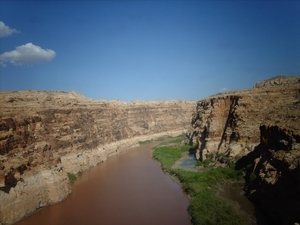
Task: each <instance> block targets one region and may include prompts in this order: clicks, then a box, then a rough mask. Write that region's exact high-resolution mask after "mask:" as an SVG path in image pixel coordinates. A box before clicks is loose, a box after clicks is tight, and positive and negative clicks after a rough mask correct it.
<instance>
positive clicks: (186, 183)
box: [153, 144, 247, 225]
mask: <svg viewBox="0 0 300 225" xmlns="http://www.w3.org/2000/svg"><path fill="white" fill-rule="evenodd" d="M191 148H193V147H192V146H190V145H181V146H178V145H177V146H174V144H173V145H172V144H171V145H170V144H167V145H166V144H164V145H159V146H157V147H155V148H154V151H153V157H154V158H155V159H156V160H157V161H159V162H160V163H161V167H162V169H163V170H164V171H166V172H168V173H170V174H171V175H173V176H176V177H177V178H178V179H179V181H180V182H181V184H182V187H183V189H184V190H185V191H186V192H187V193H188V195H189V196H190V197H191V202H190V206H189V208H188V211H189V214H190V215H191V218H192V223H193V224H194V225H198V224H199V225H200V224H201V225H203V224H205V225H206V224H222V225H223V224H230V225H234V224H239V225H240V224H247V219H246V218H245V217H244V216H242V215H240V214H238V213H237V212H236V211H235V210H234V209H233V207H232V206H231V205H230V204H229V203H227V201H225V200H224V199H222V198H220V197H218V196H217V188H218V185H220V184H221V183H224V182H226V181H228V180H241V179H242V178H243V172H242V171H236V170H233V169H231V168H227V167H218V168H212V167H211V168H209V169H207V171H205V172H191V171H185V170H180V169H172V168H171V167H172V165H173V164H174V163H175V161H177V160H178V159H179V158H181V154H182V153H183V152H185V151H188V150H190V149H191ZM212 160H213V156H209V157H208V158H207V160H206V161H204V162H203V164H204V165H206V166H208V165H209V163H210V162H212ZM204 165H203V166H204Z"/></svg>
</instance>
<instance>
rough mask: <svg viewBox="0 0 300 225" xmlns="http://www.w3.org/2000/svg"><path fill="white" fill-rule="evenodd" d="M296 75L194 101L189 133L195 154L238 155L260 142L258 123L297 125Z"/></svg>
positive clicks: (299, 89)
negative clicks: (195, 150)
mask: <svg viewBox="0 0 300 225" xmlns="http://www.w3.org/2000/svg"><path fill="white" fill-rule="evenodd" d="M299 101H300V77H281V76H280V77H276V78H273V79H270V80H267V81H262V82H259V83H257V84H256V85H255V87H254V88H252V89H247V90H241V91H234V92H227V93H223V94H218V95H214V96H211V97H209V98H206V99H203V100H200V101H198V102H197V109H196V112H194V114H193V118H192V126H193V137H194V140H195V141H196V142H197V146H198V150H197V158H199V159H201V160H204V159H205V158H206V155H207V154H209V153H219V154H225V155H227V156H230V157H235V156H236V157H241V156H244V155H246V154H248V153H249V152H251V151H253V149H254V147H255V146H257V145H258V144H259V143H260V130H259V127H260V125H262V124H269V125H272V124H274V125H277V126H279V127H283V128H287V129H290V130H297V129H298V128H299V124H300V123H299V122H300V118H299V111H298V110H297V109H296V107H298V104H300V103H299Z"/></svg>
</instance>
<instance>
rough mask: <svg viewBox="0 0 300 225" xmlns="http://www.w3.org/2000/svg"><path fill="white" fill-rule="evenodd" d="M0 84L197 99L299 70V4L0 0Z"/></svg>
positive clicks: (94, 94) (98, 95) (105, 95)
mask: <svg viewBox="0 0 300 225" xmlns="http://www.w3.org/2000/svg"><path fill="white" fill-rule="evenodd" d="M0 21H1V22H0V90H1V91H5V90H13V91H17V90H55V91H72V90H75V91H77V92H79V93H82V94H84V95H85V96H87V97H89V98H93V99H96V100H101V99H107V100H113V99H119V100H121V101H132V100H138V99H139V100H159V99H182V100H199V99H202V98H205V97H207V96H209V95H212V94H216V93H218V92H221V91H222V90H238V89H244V88H251V87H253V85H254V84H255V83H256V82H257V81H260V80H264V79H269V78H271V77H274V76H278V75H298V76H299V75H300V2H299V1H113V2H112V1H0Z"/></svg>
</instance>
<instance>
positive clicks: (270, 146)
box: [236, 104, 300, 225]
mask: <svg viewBox="0 0 300 225" xmlns="http://www.w3.org/2000/svg"><path fill="white" fill-rule="evenodd" d="M298 105H299V106H298V109H299V112H300V104H298ZM260 131H261V142H260V144H259V145H258V146H257V147H255V149H254V151H252V152H251V153H249V154H248V155H246V156H244V157H242V158H241V159H240V160H238V161H237V164H236V165H237V168H238V169H241V168H243V167H246V168H248V170H247V174H246V185H245V191H246V196H248V197H249V199H250V200H252V201H253V202H255V203H257V204H258V205H259V206H260V208H261V209H262V210H263V211H264V212H265V214H266V215H267V217H268V219H269V221H268V224H278V225H279V224H283V225H285V224H286V225H288V224H294V223H297V222H300V132H299V130H297V131H295V130H287V129H282V128H280V127H278V126H272V125H271V126H266V125H262V126H261V127H260Z"/></svg>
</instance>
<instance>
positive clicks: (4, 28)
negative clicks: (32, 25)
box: [0, 21, 20, 37]
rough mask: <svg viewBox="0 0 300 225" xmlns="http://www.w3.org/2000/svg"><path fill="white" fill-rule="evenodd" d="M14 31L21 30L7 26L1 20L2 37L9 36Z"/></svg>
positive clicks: (0, 31) (0, 32) (0, 30)
mask: <svg viewBox="0 0 300 225" xmlns="http://www.w3.org/2000/svg"><path fill="white" fill-rule="evenodd" d="M14 33H20V31H18V30H16V29H14V28H10V27H9V26H6V25H5V24H4V23H3V22H2V21H0V37H7V36H10V35H12V34H14Z"/></svg>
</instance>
